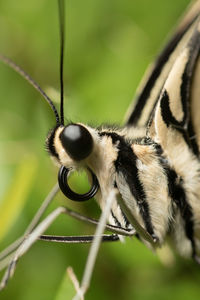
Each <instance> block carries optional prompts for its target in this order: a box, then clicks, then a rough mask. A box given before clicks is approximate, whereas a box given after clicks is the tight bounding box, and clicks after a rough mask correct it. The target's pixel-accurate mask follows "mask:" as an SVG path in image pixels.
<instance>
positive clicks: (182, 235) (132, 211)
mask: <svg viewBox="0 0 200 300" xmlns="http://www.w3.org/2000/svg"><path fill="white" fill-rule="evenodd" d="M60 3H61V2H60ZM61 11H62V10H61ZM199 14H200V3H199V1H198V2H196V4H195V6H194V7H193V8H192V9H191V10H190V11H189V13H188V14H187V15H186V17H185V18H184V19H183V21H182V23H181V24H180V26H179V28H178V29H177V31H176V32H175V34H174V36H173V38H172V39H171V40H170V41H169V43H168V44H167V46H166V47H165V48H164V50H163V52H162V53H161V55H160V56H159V57H158V59H157V61H156V63H155V65H154V66H153V67H152V70H151V72H150V75H149V76H148V78H147V80H146V82H145V83H144V85H143V87H142V88H141V89H140V91H139V93H138V96H137V99H136V104H135V106H134V108H133V109H131V111H130V112H129V115H128V117H127V122H126V124H125V126H124V127H119V128H116V127H114V126H113V127H112V126H105V125H102V126H100V127H99V128H92V127H90V126H88V125H84V124H82V123H70V124H67V125H65V124H64V114H63V82H62V81H63V75H62V74H63V70H62V68H63V50H64V46H63V43H61V113H60V115H59V114H58V112H57V110H56V108H55V106H54V104H53V103H52V101H51V100H50V99H49V98H48V97H47V96H46V95H45V93H44V92H43V91H42V94H43V95H44V97H45V99H46V100H47V102H48V103H49V104H50V106H51V108H52V110H53V112H54V114H55V119H56V125H55V127H54V128H53V129H52V130H51V131H50V132H49V135H48V137H47V140H46V147H47V150H48V152H49V154H50V155H51V157H52V158H53V160H54V161H55V162H56V164H58V165H59V166H60V171H59V185H60V188H61V190H62V191H63V193H64V194H65V195H66V196H68V197H69V198H71V199H72V200H75V201H84V200H87V199H90V198H91V197H93V196H94V195H95V197H96V200H97V202H98V203H99V205H100V207H101V209H102V211H104V210H105V209H106V205H107V199H108V198H109V195H110V194H111V193H112V191H114V192H115V196H114V200H113V203H112V205H111V210H110V215H109V223H110V224H111V225H113V228H114V226H115V230H117V228H118V229H122V230H124V234H125V232H126V233H127V235H128V232H132V233H133V232H134V233H133V234H135V231H136V235H137V237H138V238H139V239H140V240H141V241H142V242H144V243H145V244H146V245H147V246H148V247H151V248H156V247H158V246H159V247H160V246H162V245H163V244H164V243H165V242H166V240H167V239H168V238H169V239H170V240H171V242H172V244H173V245H174V247H175V248H176V249H177V251H178V252H179V253H180V254H181V255H183V256H186V257H193V258H194V259H195V260H196V261H197V262H199V255H200V240H199V239H200V228H199V226H200V206H199V198H200V163H199V143H200V136H199V125H200V124H199V107H200V104H199V95H200V90H199V84H198V74H199V52H200V25H199V24H200V20H199ZM62 17H63V16H62ZM61 19H62V18H61ZM61 23H62V22H61ZM61 29H62V27H61ZM61 41H63V31H62V30H61ZM1 59H2V60H3V61H4V62H5V63H7V64H8V65H10V66H11V67H12V68H14V69H15V70H16V71H18V72H19V73H20V74H21V75H22V76H24V77H25V78H26V79H27V78H28V80H29V82H30V83H31V84H32V85H33V86H34V87H36V89H38V90H39V91H40V92H41V89H40V87H39V86H38V85H37V84H36V83H35V82H34V81H33V80H32V79H31V78H30V77H28V76H27V74H26V73H25V72H24V71H22V70H21V69H19V67H18V66H16V65H15V64H14V63H12V62H11V61H10V60H8V59H7V58H5V57H4V56H1ZM80 169H84V170H86V172H87V173H88V175H89V177H90V175H92V179H91V182H92V188H91V190H90V191H89V192H88V193H86V194H84V195H79V194H76V193H75V192H73V191H72V190H71V189H70V188H69V186H68V183H67V179H68V174H69V173H70V172H71V171H72V170H80ZM62 212H64V209H63V208H61V209H60V210H57V211H55V216H53V215H52V219H51V220H53V218H56V217H57V215H59V214H60V213H62ZM48 224H49V223H48V221H47V222H46V223H45V226H44V228H43V231H44V230H45V229H46V227H48V226H47V225H48ZM43 231H41V234H42V233H43ZM39 235H40V234H38V236H39ZM117 237H118V236H117ZM115 238H116V236H115V237H112V238H111V240H115ZM63 241H64V239H63ZM30 243H31V242H30ZM25 245H26V244H25ZM27 247H28V246H27ZM24 248H26V247H24ZM21 251H22V250H21ZM22 252H23V251H22ZM22 252H20V255H22ZM20 255H19V256H20ZM16 257H17V258H18V256H16ZM17 258H16V259H14V263H16V261H17ZM12 264H13V262H12ZM9 276H10V275H7V276H6V280H7V279H8V278H9ZM6 280H4V284H5V281H6Z"/></svg>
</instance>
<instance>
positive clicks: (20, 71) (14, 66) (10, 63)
mask: <svg viewBox="0 0 200 300" xmlns="http://www.w3.org/2000/svg"><path fill="white" fill-rule="evenodd" d="M0 60H1V61H2V62H4V63H5V64H6V65H8V66H9V67H10V68H12V69H13V70H14V71H16V72H17V73H18V74H20V75H21V76H22V77H23V78H24V79H26V80H27V81H28V82H29V83H30V84H31V85H32V86H33V87H34V88H35V89H36V90H37V91H38V92H39V93H40V94H41V95H42V96H43V98H44V99H45V100H46V101H47V103H48V104H49V105H50V107H51V109H52V111H53V113H54V115H55V118H56V124H57V125H59V124H60V117H59V114H58V111H57V109H56V107H55V105H54V104H53V101H52V100H51V99H50V98H49V96H47V94H46V93H45V92H44V91H43V90H42V88H41V87H40V86H39V84H37V82H35V80H33V78H32V77H31V76H30V75H29V74H27V73H26V72H25V71H24V70H23V69H21V68H20V67H19V66H18V65H17V64H15V63H14V62H13V61H12V60H11V59H10V58H8V57H6V56H5V55H3V54H1V53H0Z"/></svg>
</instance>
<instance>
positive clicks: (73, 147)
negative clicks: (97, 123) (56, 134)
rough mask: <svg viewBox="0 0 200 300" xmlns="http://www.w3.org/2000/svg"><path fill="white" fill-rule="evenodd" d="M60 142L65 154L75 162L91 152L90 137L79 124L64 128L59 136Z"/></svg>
mask: <svg viewBox="0 0 200 300" xmlns="http://www.w3.org/2000/svg"><path fill="white" fill-rule="evenodd" d="M60 140H61V143H62V145H63V147H64V148H65V150H66V152H67V153H68V154H69V156H71V158H73V159H75V160H82V159H84V158H86V157H87V156H88V155H90V153H91V152H92V148H93V139H92V136H91V134H90V133H89V131H88V130H87V129H86V128H85V127H83V126H81V125H79V124H71V125H68V126H66V127H65V128H64V129H63V131H62V132H61V134H60Z"/></svg>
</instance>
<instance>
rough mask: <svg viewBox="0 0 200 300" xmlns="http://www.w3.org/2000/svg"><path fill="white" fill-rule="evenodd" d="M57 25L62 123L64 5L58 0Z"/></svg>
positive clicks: (62, 117)
mask: <svg viewBox="0 0 200 300" xmlns="http://www.w3.org/2000/svg"><path fill="white" fill-rule="evenodd" d="M58 10H59V25H60V123H61V125H64V83H63V65H64V48H65V47H64V46H65V41H64V35H65V5H64V1H62V0H59V1H58Z"/></svg>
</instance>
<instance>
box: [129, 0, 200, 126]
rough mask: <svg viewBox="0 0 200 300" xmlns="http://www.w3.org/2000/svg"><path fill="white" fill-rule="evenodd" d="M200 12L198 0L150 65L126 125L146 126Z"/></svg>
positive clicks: (130, 109)
mask: <svg viewBox="0 0 200 300" xmlns="http://www.w3.org/2000/svg"><path fill="white" fill-rule="evenodd" d="M199 12H200V1H197V2H196V3H195V4H193V6H192V7H191V8H190V9H189V10H188V12H187V13H186V15H185V17H184V18H183V20H182V22H181V23H180V24H179V26H178V28H177V30H176V31H175V33H174V35H173V36H172V38H171V39H170V40H169V42H168V43H167V45H166V46H165V47H164V49H163V51H162V52H161V54H160V55H159V56H158V57H157V59H156V61H155V63H154V64H153V66H151V68H150V70H149V72H148V75H147V76H146V78H145V79H144V80H143V81H142V84H141V86H140V87H139V90H138V92H137V95H136V97H135V99H134V101H133V104H132V105H131V107H130V108H129V110H128V113H127V116H126V123H127V125H128V126H140V127H142V126H146V125H147V124H148V122H149V119H150V117H151V114H152V111H153V110H154V108H155V105H156V102H157V101H158V98H159V95H160V92H161V90H162V88H163V85H164V83H165V80H166V78H167V76H168V74H169V72H170V70H171V68H172V66H173V64H174V62H175V60H176V58H177V56H178V55H179V53H180V51H181V49H182V48H183V47H184V45H186V44H187V42H188V39H189V38H190V36H191V34H192V32H193V30H194V27H195V23H196V20H197V17H198V15H199Z"/></svg>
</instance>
